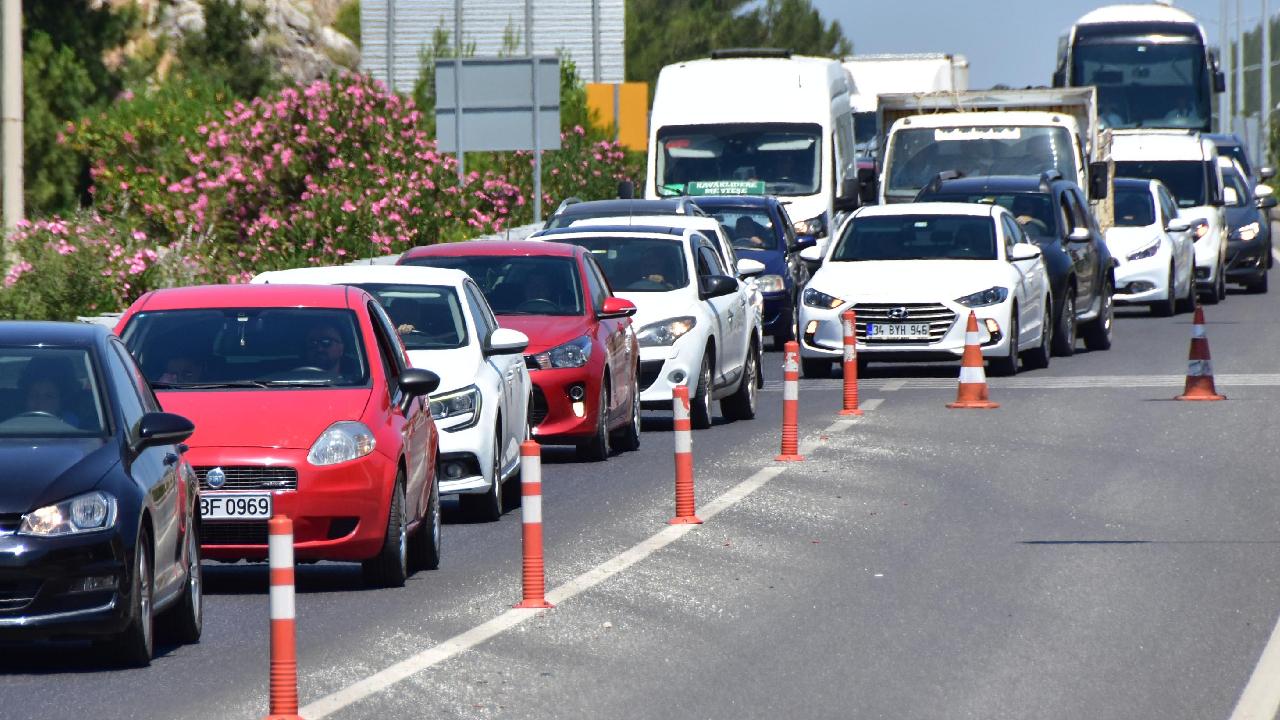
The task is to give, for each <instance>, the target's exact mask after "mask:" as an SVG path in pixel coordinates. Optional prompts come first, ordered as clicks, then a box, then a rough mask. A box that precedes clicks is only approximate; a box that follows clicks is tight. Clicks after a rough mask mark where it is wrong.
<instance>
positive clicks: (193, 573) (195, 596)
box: [187, 533, 204, 626]
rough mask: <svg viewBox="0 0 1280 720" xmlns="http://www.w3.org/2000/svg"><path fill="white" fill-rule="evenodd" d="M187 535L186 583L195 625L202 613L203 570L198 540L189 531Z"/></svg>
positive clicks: (197, 623) (198, 622)
mask: <svg viewBox="0 0 1280 720" xmlns="http://www.w3.org/2000/svg"><path fill="white" fill-rule="evenodd" d="M188 537H189V538H190V540H189V541H188V542H189V543H190V545H191V547H190V549H189V550H188V553H189V555H188V556H187V562H188V563H189V564H190V567H188V568H187V584H188V585H189V586H190V592H191V606H192V608H194V609H193V611H192V616H193V617H194V618H195V621H196V625H197V626H199V625H200V623H201V621H202V620H203V614H204V603H203V598H201V597H200V593H201V592H203V590H202V588H201V584H202V582H203V577H202V576H203V575H204V570H203V569H202V568H201V567H200V542H199V541H198V540H196V535H195V533H189V534H188Z"/></svg>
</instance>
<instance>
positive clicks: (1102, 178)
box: [1089, 162, 1111, 200]
mask: <svg viewBox="0 0 1280 720" xmlns="http://www.w3.org/2000/svg"><path fill="white" fill-rule="evenodd" d="M1108 169H1109V166H1108V165H1107V163H1105V162H1091V163H1089V199H1090V200H1103V199H1105V198H1106V197H1107V194H1108V193H1109V191H1110V189H1111V174H1110V173H1109V172H1108Z"/></svg>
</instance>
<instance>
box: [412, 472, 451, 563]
mask: <svg viewBox="0 0 1280 720" xmlns="http://www.w3.org/2000/svg"><path fill="white" fill-rule="evenodd" d="M436 467H439V463H438V462H437V465H436ZM441 525H442V522H441V519H440V480H439V478H436V480H435V481H434V482H432V483H431V494H430V495H429V496H427V510H426V512H425V513H423V516H422V523H421V524H420V525H419V526H418V532H416V533H414V535H413V538H412V543H413V544H412V545H411V546H410V548H409V553H410V555H409V558H410V560H412V562H413V567H415V568H417V569H419V570H435V569H436V568H438V567H440V542H441V539H442V535H443V532H442V528H441Z"/></svg>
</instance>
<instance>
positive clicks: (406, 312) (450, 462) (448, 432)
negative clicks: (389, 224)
mask: <svg viewBox="0 0 1280 720" xmlns="http://www.w3.org/2000/svg"><path fill="white" fill-rule="evenodd" d="M252 282H255V283H263V284H266V283H270V284H290V285H353V286H356V287H359V288H361V289H363V290H365V291H367V292H368V293H369V294H370V295H373V296H374V297H375V298H377V299H378V302H380V303H382V306H383V307H385V308H386V310H387V315H389V316H390V317H391V320H392V321H393V322H395V323H396V325H397V329H398V330H399V331H400V338H401V340H403V342H404V346H405V349H406V350H407V351H408V353H409V362H411V363H413V366H414V367H421V368H427V369H430V370H431V371H432V372H434V373H436V374H437V375H439V376H440V389H439V390H438V391H437V392H435V393H433V394H432V396H431V414H432V416H433V417H434V418H435V421H436V427H437V428H438V429H439V431H440V432H439V436H440V448H439V452H440V455H439V460H438V462H437V463H436V467H437V468H438V469H439V470H438V471H439V473H440V475H441V477H440V494H441V495H453V494H456V495H458V497H459V501H460V502H461V504H462V506H463V510H464V511H465V512H467V513H468V514H469V515H472V516H474V517H477V518H480V519H486V520H497V519H498V518H499V517H501V516H502V511H503V502H504V501H503V485H504V483H505V482H507V481H508V480H511V479H512V478H513V477H514V476H515V475H516V474H517V473H519V471H520V443H521V442H522V441H523V440H525V439H526V438H528V437H529V424H528V422H529V402H530V400H529V398H530V394H531V393H532V386H531V385H530V382H529V373H528V371H527V370H525V363H524V356H523V355H522V354H521V353H523V352H524V349H525V347H527V346H528V344H529V338H528V337H527V336H526V335H525V334H524V333H521V332H519V331H516V330H511V329H509V328H499V327H498V323H497V321H496V320H495V319H494V317H493V312H492V311H491V310H490V309H489V305H488V303H487V302H485V300H484V294H483V293H481V292H480V290H479V288H477V287H475V283H474V282H473V281H472V280H471V278H470V277H469V276H468V275H467V274H466V273H464V272H462V271H460V270H443V269H439V268H430V267H418V266H410V265H342V266H337V267H314V268H297V269H294V270H276V271H272V272H264V273H260V274H259V275H257V276H256V277H254V278H253V281H252Z"/></svg>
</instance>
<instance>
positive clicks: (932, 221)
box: [799, 203, 1052, 377]
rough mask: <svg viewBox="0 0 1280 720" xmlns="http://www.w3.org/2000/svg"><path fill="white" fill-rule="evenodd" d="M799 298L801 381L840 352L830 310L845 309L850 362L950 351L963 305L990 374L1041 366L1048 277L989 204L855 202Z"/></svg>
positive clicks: (1022, 238) (1016, 229) (816, 256)
mask: <svg viewBox="0 0 1280 720" xmlns="http://www.w3.org/2000/svg"><path fill="white" fill-rule="evenodd" d="M801 257H803V258H805V259H806V260H807V261H809V262H810V263H814V262H821V263H822V266H821V268H820V269H819V270H818V271H817V272H816V273H815V274H814V275H813V278H812V279H810V280H809V284H808V285H807V286H805V289H804V292H803V293H802V294H801V306H800V322H799V327H800V331H801V332H800V336H801V337H800V357H801V366H802V369H803V371H804V374H805V376H806V377H827V376H829V375H830V373H831V367H832V364H833V363H834V362H835V361H836V359H838V358H840V357H842V354H843V342H844V331H843V326H842V323H841V320H840V316H841V314H842V313H844V311H846V310H848V309H850V308H852V309H853V310H854V311H855V312H856V313H857V327H856V341H857V349H858V359H859V361H860V362H866V361H908V362H909V361H932V360H947V359H955V358H959V357H960V355H961V354H962V353H963V352H964V336H965V326H966V321H967V318H968V316H969V311H970V310H972V311H974V312H975V313H977V316H978V330H979V336H980V338H981V341H982V354H983V357H985V358H987V359H988V360H989V361H990V365H991V370H992V373H993V374H1002V375H1012V374H1014V373H1016V372H1017V371H1018V360H1019V356H1020V355H1021V356H1022V357H1023V359H1024V360H1025V362H1026V363H1027V365H1028V367H1037V368H1040V367H1046V366H1048V364H1049V347H1050V344H1051V341H1052V337H1051V333H1052V323H1051V322H1050V320H1049V308H1050V305H1049V281H1048V277H1047V275H1046V273H1045V269H1044V262H1043V260H1041V257H1040V249H1039V248H1038V247H1036V246H1035V245H1033V244H1031V243H1030V242H1028V241H1027V238H1026V235H1024V234H1023V231H1022V227H1021V226H1020V225H1019V224H1018V223H1017V222H1016V221H1015V220H1014V218H1013V215H1011V214H1010V213H1009V211H1008V210H1005V209H1004V208H1002V207H1000V206H998V205H982V204H969V203H911V204H898V205H879V206H871V207H863V208H859V209H858V210H857V211H855V212H854V213H853V214H852V215H850V216H849V218H848V219H847V220H846V221H845V222H844V225H843V226H842V227H841V228H840V231H839V233H838V235H837V237H836V239H835V240H834V241H833V242H832V243H831V245H830V247H828V248H827V250H826V252H825V254H823V253H822V252H821V251H819V250H818V248H816V247H811V248H806V249H805V250H803V251H801Z"/></svg>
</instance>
